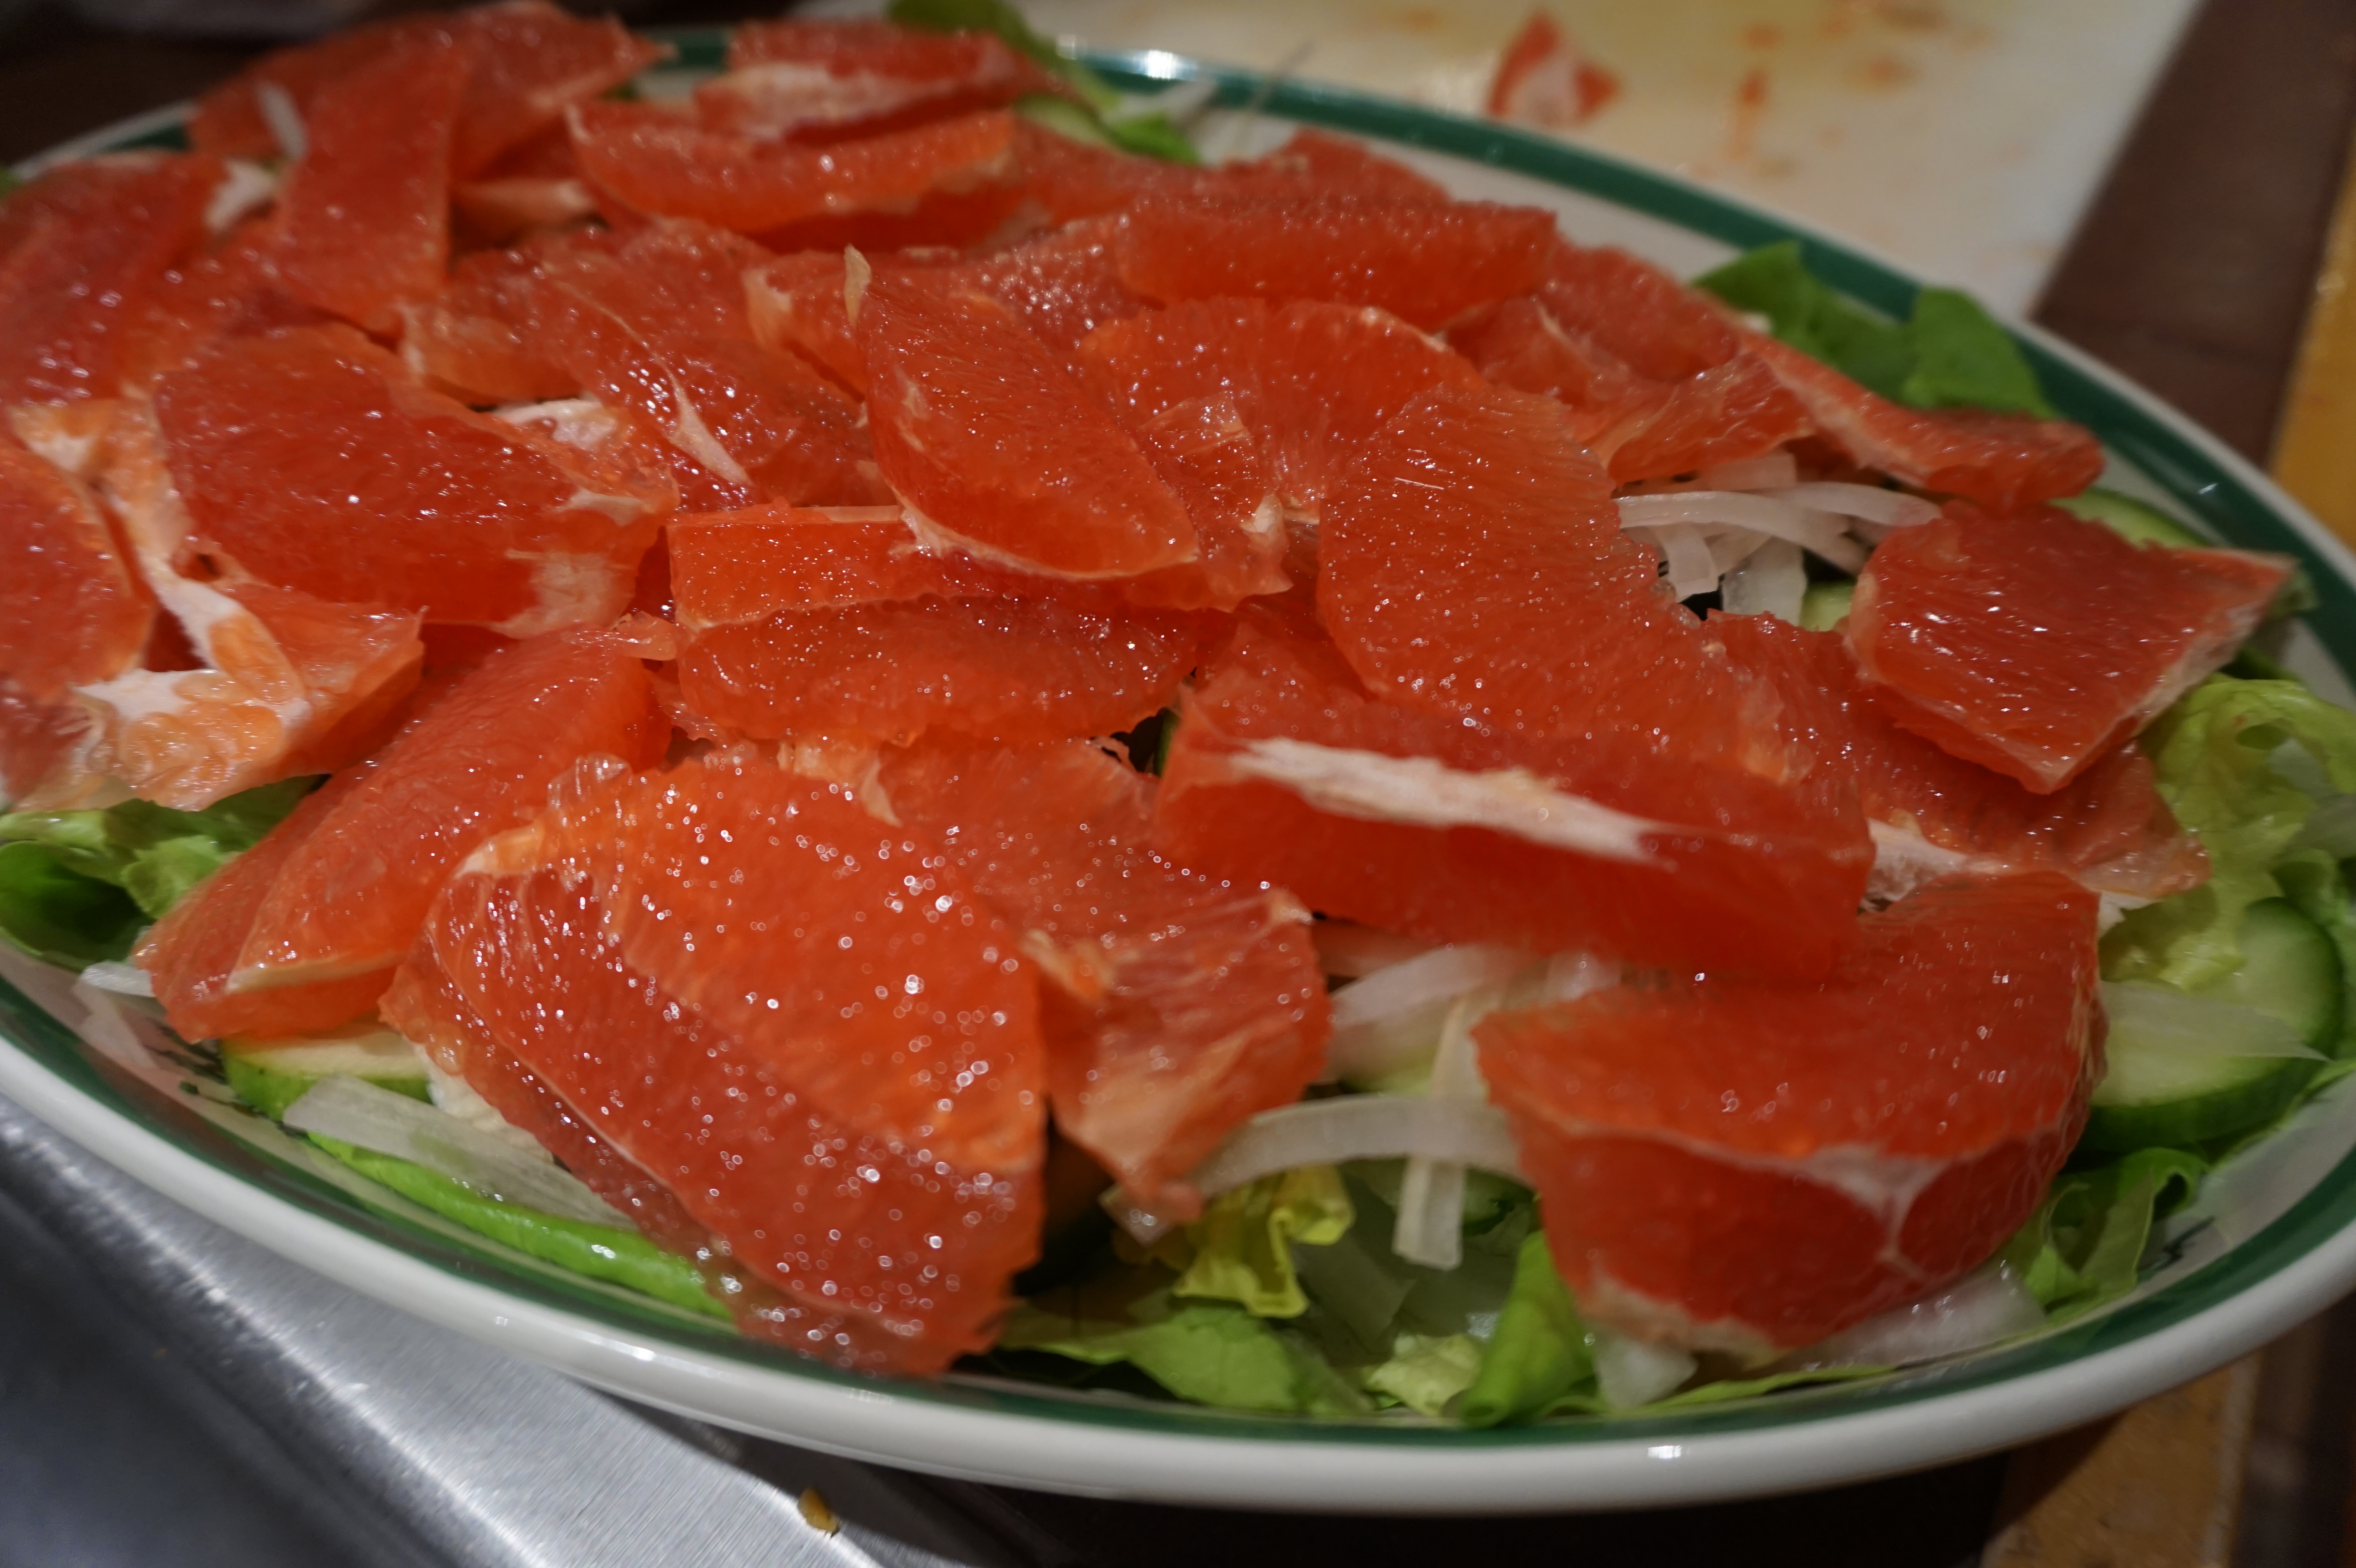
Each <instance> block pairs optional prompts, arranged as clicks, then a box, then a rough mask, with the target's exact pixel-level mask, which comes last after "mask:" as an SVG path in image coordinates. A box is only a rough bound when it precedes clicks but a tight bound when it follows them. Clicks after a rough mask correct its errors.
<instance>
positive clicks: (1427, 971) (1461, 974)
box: [1333, 942, 1534, 1034]
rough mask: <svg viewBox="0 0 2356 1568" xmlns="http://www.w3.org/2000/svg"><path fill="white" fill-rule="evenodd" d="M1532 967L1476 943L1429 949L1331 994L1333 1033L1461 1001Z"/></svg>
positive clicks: (1507, 951)
mask: <svg viewBox="0 0 2356 1568" xmlns="http://www.w3.org/2000/svg"><path fill="white" fill-rule="evenodd" d="M1532 962H1534V960H1533V959H1532V958H1531V957H1530V955H1528V954H1526V953H1522V952H1517V951H1516V950H1515V949H1513V948H1511V947H1493V946H1489V945H1487V944H1483V943H1477V942H1474V943H1465V944H1462V945H1459V946H1453V947H1435V948H1432V949H1431V950H1430V951H1429V952H1427V953H1425V954H1424V955H1421V956H1420V957H1416V958H1410V959H1408V960H1407V961H1406V962H1405V963H1402V964H1393V965H1389V966H1388V967H1387V968H1384V969H1382V970H1380V971H1378V972H1376V973H1375V974H1372V975H1369V976H1366V977H1365V979H1363V980H1358V981H1354V982H1353V983H1351V984H1350V985H1347V986H1344V987H1341V988H1340V989H1339V990H1337V991H1335V992H1334V993H1333V1030H1334V1032H1335V1033H1336V1034H1339V1033H1340V1032H1341V1031H1342V1030H1344V1029H1351V1028H1355V1027H1356V1026H1359V1025H1362V1024H1370V1023H1379V1022H1381V1021H1382V1020H1383V1019H1387V1018H1390V1017H1393V1016H1394V1015H1396V1014H1398V1013H1403V1012H1407V1011H1408V1010H1410V1009H1412V1008H1419V1007H1422V1006H1424V1005H1425V1004H1427V1003H1430V1002H1440V1001H1446V1000H1448V999H1449V998H1450V997H1459V996H1462V995H1463V994H1464V993H1465V992H1466V991H1469V990H1471V989H1472V987H1475V986H1490V985H1494V984H1496V983H1497V982H1498V981H1500V980H1503V979H1505V978H1506V977H1508V976H1512V975H1514V974H1515V973H1516V972H1517V971H1519V970H1521V969H1524V968H1526V967H1527V966H1528V965H1530V964H1531V963H1532Z"/></svg>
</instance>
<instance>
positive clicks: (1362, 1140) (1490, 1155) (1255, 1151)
mask: <svg viewBox="0 0 2356 1568" xmlns="http://www.w3.org/2000/svg"><path fill="white" fill-rule="evenodd" d="M1418 1156H1420V1157H1423V1158H1425V1159H1438V1160H1451V1161H1453V1162H1455V1163H1456V1164H1459V1165H1469V1166H1473V1167H1477V1168H1480V1169H1482V1170H1494V1171H1495V1172H1496V1173H1497V1174H1498V1175H1500V1176H1510V1177H1512V1178H1514V1179H1515V1180H1516V1181H1518V1180H1521V1179H1522V1172H1521V1152H1520V1151H1519V1150H1518V1149H1516V1148H1515V1147H1514V1136H1513V1134H1512V1133H1511V1132H1509V1131H1507V1130H1506V1126H1505V1113H1504V1112H1502V1111H1500V1110H1498V1109H1497V1108H1496V1107H1495V1106H1494V1105H1487V1104H1480V1103H1478V1102H1474V1101H1465V1100H1427V1099H1425V1098H1423V1097H1422V1096H1421V1095H1418V1094H1340V1095H1336V1096H1334V1097H1333V1099H1330V1100H1304V1101H1302V1102H1301V1103H1300V1104H1297V1105H1282V1106H1280V1107H1278V1108H1277V1109H1276V1110H1273V1111H1263V1112H1261V1113H1260V1114H1259V1115H1257V1116H1254V1117H1253V1118H1252V1119H1251V1120H1250V1121H1248V1122H1246V1123H1245V1124H1244V1125H1242V1126H1240V1127H1237V1129H1236V1130H1235V1132H1233V1133H1232V1134H1230V1135H1229V1136H1228V1138H1227V1141H1226V1143H1224V1144H1221V1145H1220V1146H1219V1148H1218V1152H1217V1153H1215V1154H1214V1155H1212V1156H1211V1157H1210V1158H1208V1159H1206V1160H1205V1161H1204V1162H1203V1163H1202V1164H1201V1165H1199V1166H1197V1167H1195V1168H1194V1175H1193V1176H1192V1177H1190V1178H1189V1179H1188V1180H1189V1183H1190V1185H1192V1186H1193V1187H1194V1189H1195V1190H1196V1191H1198V1192H1200V1193H1201V1194H1202V1195H1203V1196H1204V1197H1205V1198H1215V1197H1217V1196H1218V1195H1219V1194H1220V1193H1222V1192H1225V1191H1227V1190H1229V1189H1232V1188H1237V1187H1241V1186H1243V1185H1245V1184H1246V1183H1247V1182H1252V1181H1258V1179H1260V1178H1261V1177H1263V1176H1272V1175H1274V1174H1275V1173H1277V1172H1278V1171H1280V1170H1291V1169H1294V1168H1297V1167H1300V1166H1304V1165H1340V1164H1343V1163H1344V1162H1345V1161H1348V1160H1354V1159H1398V1158H1400V1157H1407V1158H1410V1159H1411V1158H1415V1157H1418Z"/></svg>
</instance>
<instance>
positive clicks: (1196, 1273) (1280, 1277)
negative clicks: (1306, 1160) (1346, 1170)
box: [1171, 1165, 1355, 1317]
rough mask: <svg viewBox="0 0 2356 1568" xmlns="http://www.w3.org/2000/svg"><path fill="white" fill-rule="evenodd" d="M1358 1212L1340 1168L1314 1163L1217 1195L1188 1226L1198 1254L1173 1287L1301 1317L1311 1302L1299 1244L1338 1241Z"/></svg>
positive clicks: (1262, 1312)
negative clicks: (1296, 1249) (1297, 1260)
mask: <svg viewBox="0 0 2356 1568" xmlns="http://www.w3.org/2000/svg"><path fill="white" fill-rule="evenodd" d="M1354 1218H1355V1215H1354V1214H1353V1212H1352V1211H1351V1208H1350V1195H1349V1194H1348V1193H1347V1192H1345V1191H1344V1190H1343V1188H1342V1176H1341V1173H1340V1172H1339V1171H1337V1170H1335V1169H1334V1168H1333V1167H1332V1166H1330V1165H1308V1166H1302V1167H1301V1168H1298V1169H1294V1170H1287V1171H1283V1172H1280V1173H1279V1174H1278V1175H1275V1176H1268V1177H1262V1178H1261V1179H1259V1180H1258V1181H1255V1182H1253V1183H1251V1184H1250V1185H1249V1186H1248V1187H1239V1188H1237V1189H1235V1190H1234V1191H1232V1192H1223V1193H1221V1194H1220V1195H1219V1196H1218V1197H1216V1198H1215V1199H1213V1200H1211V1202H1210V1205H1209V1207H1208V1208H1206V1209H1205V1211H1204V1212H1203V1217H1202V1218H1201V1219H1200V1220H1197V1221H1194V1223H1193V1224H1192V1225H1189V1226H1187V1227H1186V1240H1187V1243H1189V1245H1190V1246H1191V1247H1192V1249H1193V1253H1194V1255H1193V1256H1192V1257H1191V1258H1189V1259H1188V1260H1187V1261H1186V1264H1185V1267H1184V1270H1183V1273H1181V1274H1180V1275H1179V1276H1178V1283H1177V1284H1176V1285H1173V1286H1172V1287H1171V1288H1172V1291H1173V1294H1175V1295H1178V1296H1191V1297H1195V1298H1199V1299H1207V1300H1215V1301H1232V1302H1235V1303H1237V1305H1238V1306H1240V1307H1243V1308H1244V1309H1245V1310H1247V1311H1248V1312H1250V1313H1251V1314H1253V1315H1254V1316H1255V1317H1300V1316H1301V1314H1302V1313H1303V1312H1306V1311H1308V1310H1309V1297H1308V1296H1305V1295H1303V1294H1302V1292H1301V1280H1300V1276H1299V1275H1298V1274H1297V1273H1296V1272H1295V1270H1294V1268H1293V1262H1292V1248H1293V1246H1294V1244H1295V1243H1300V1244H1302V1245H1306V1246H1321V1247H1322V1246H1332V1245H1333V1243H1335V1242H1338V1241H1340V1240H1341V1239H1342V1238H1343V1237H1344V1235H1346V1234H1348V1233H1349V1230H1350V1224H1351V1221H1352V1220H1353V1219H1354Z"/></svg>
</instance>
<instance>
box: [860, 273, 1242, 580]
mask: <svg viewBox="0 0 2356 1568" xmlns="http://www.w3.org/2000/svg"><path fill="white" fill-rule="evenodd" d="M856 325H857V331H858V341H859V347H860V351H861V354H862V358H863V359H864V361H865V364H866V368H867V385H868V416H869V419H870V421H871V422H872V424H873V430H874V436H875V457H876V462H877V463H878V464H880V465H881V467H882V469H883V478H884V480H885V482H886V483H888V484H889V485H891V486H892V489H893V490H894V493H895V494H897V495H898V496H900V498H901V499H902V501H904V502H905V503H906V504H907V505H908V506H909V507H912V508H913V509H915V510H916V511H917V512H919V513H921V514H922V516H923V518H924V523H923V525H922V526H923V527H925V528H932V529H937V530H938V531H939V533H940V534H941V535H943V536H945V537H944V539H943V541H942V542H949V541H954V542H955V543H957V544H958V545H960V546H962V547H963V548H965V549H969V550H971V551H973V552H974V553H976V554H980V555H983V556H985V557H988V558H990V559H993V560H1004V561H1006V562H1009V563H1011V564H1020V565H1022V566H1023V567H1025V568H1027V569H1028V570H1032V571H1042V572H1047V573H1052V574H1054V575H1056V576H1063V577H1074V578H1107V577H1133V576H1136V575H1138V574H1140V573H1141V572H1146V571H1154V570H1156V569H1158V568H1161V567H1165V566H1176V565H1178V564H1180V563H1182V562H1184V561H1189V560H1194V558H1195V555H1196V553H1197V549H1196V544H1195V538H1194V526H1193V525H1192V524H1191V523H1190V522H1189V521H1188V520H1187V517H1186V510H1185V507H1184V506H1183V504H1182V503H1181V502H1180V500H1179V498H1178V497H1177V496H1175V495H1174V494H1173V493H1172V491H1171V489H1170V487H1169V485H1166V484H1164V483H1163V482H1162V479H1161V478H1160V477H1159V476H1158V475H1156V474H1155V473H1154V471H1153V468H1152V465H1151V464H1149V463H1148V462H1147V461H1146V458H1145V456H1144V454H1143V453H1141V452H1140V451H1139V450H1138V446H1137V443H1136V442H1135V441H1134V440H1133V439H1131V438H1130V435H1129V433H1128V432H1126V431H1124V430H1123V429H1122V428H1121V427H1120V424H1119V421H1117V420H1116V419H1115V418H1114V417H1113V414H1112V411H1110V410H1109V409H1108V408H1106V407H1105V405H1104V404H1103V402H1102V401H1100V400H1098V398H1096V397H1095V396H1094V395H1092V394H1091V393H1090V392H1088V391H1087V389H1085V388H1083V387H1082V386H1081V384H1080V383H1079V381H1078V380H1077V379H1075V378H1074V377H1073V375H1072V374H1071V373H1070V372H1069V371H1068V370H1066V368H1064V367H1063V366H1062V365H1061V364H1060V363H1058V361H1057V358H1056V356H1055V353H1054V352H1053V351H1052V350H1051V349H1049V348H1048V347H1047V346H1046V345H1045V344H1044V343H1042V342H1041V341H1040V340H1039V338H1038V337H1037V336H1035V335H1034V334H1033V333H1032V332H1031V331H1030V330H1029V329H1028V328H1026V327H1025V326H1024V325H1023V323H1022V321H1021V320H1020V319H1019V318H1018V317H1017V316H1016V315H1015V314H1014V313H1013V312H1012V310H1010V309H1009V308H1007V306H1006V305H1005V304H1002V303H1001V302H1000V301H999V300H997V299H995V298H993V297H992V296H991V295H989V294H987V293H982V292H981V291H980V289H978V288H975V287H974V286H973V285H972V284H970V283H966V282H964V281H963V280H961V279H958V278H957V277H955V276H954V275H951V274H946V273H938V274H937V273H935V272H930V271H924V272H901V273H893V274H886V275H884V276H881V277H877V278H875V279H873V281H872V282H870V283H869V284H868V285H867V287H866V289H865V290H864V292H863V293H862V295H861V304H860V306H859V313H858V321H857V324H856Z"/></svg>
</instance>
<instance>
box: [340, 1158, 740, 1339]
mask: <svg viewBox="0 0 2356 1568" xmlns="http://www.w3.org/2000/svg"><path fill="white" fill-rule="evenodd" d="M311 1141H312V1142H313V1143H315V1144H316V1145H318V1146H319V1147H321V1148H323V1149H325V1150H327V1152H328V1153H329V1154H331V1155H334V1156H335V1157H337V1159H339V1160H342V1161H343V1162H344V1163H345V1164H346V1165H348V1166H350V1167H351V1168H353V1169H354V1170H357V1171H359V1173H360V1174H361V1175H362V1176H365V1177H367V1178H369V1179H370V1180H371V1181H376V1182H380V1183H381V1184H382V1185H384V1186H386V1187H389V1188H391V1189H392V1190H393V1191H395V1192H398V1193H400V1194H401V1195H402V1197H403V1198H406V1199H408V1200H410V1201H411V1202H412V1203H415V1204H418V1205H419V1206H421V1207H423V1208H426V1209H430V1210H432V1211H434V1213H436V1214H439V1215H441V1216H442V1217H443V1218H444V1219H445V1220H452V1221H456V1222H457V1223H459V1224H461V1225H464V1226H466V1228H467V1229H468V1230H470V1231H475V1232H479V1233H481V1234H483V1235H486V1236H488V1237H490V1238H491V1239H492V1240H493V1241H495V1242H504V1243H507V1244H508V1245H509V1246H510V1247H513V1248H514V1249H515V1250H516V1251H518V1252H519V1253H524V1254H525V1255H527V1256H529V1257H535V1258H539V1259H541V1261H542V1262H544V1263H552V1264H556V1265H557V1266H558V1267H560V1268H566V1269H570V1270H572V1271H573V1273H574V1274H578V1275H587V1276H588V1277H589V1278H591V1279H603V1280H610V1281H612V1282H613V1283H614V1284H616V1285H627V1286H628V1287H629V1288H630V1289H632V1290H635V1291H637V1292H639V1293H640V1294H642V1295H646V1296H653V1297H654V1298H655V1299H656V1300H658V1301H668V1302H669V1303H670V1304H671V1305H672V1306H673V1307H685V1308H687V1309H688V1310H689V1311H691V1312H701V1313H704V1314H706V1315H708V1316H710V1317H718V1318H721V1319H723V1321H724V1320H725V1319H726V1318H727V1317H728V1308H727V1307H724V1306H723V1305H722V1304H721V1303H720V1302H719V1301H717V1300H716V1299H714V1298H713V1296H712V1293H711V1292H710V1291H708V1290H706V1289H705V1288H704V1286H703V1278H702V1276H701V1275H700V1274H698V1273H697V1272H696V1267H695V1264H694V1263H693V1261H692V1260H691V1259H688V1258H683V1257H681V1256H680V1255H679V1254H678V1253H669V1252H665V1251H664V1250H663V1249H662V1248H660V1247H658V1246H656V1245H655V1244H654V1243H652V1242H649V1241H648V1240H647V1239H646V1238H645V1237H644V1236H641V1235H639V1234H638V1233H637V1232H636V1231H625V1230H621V1229H619V1228H617V1227H615V1226H610V1225H584V1224H583V1223H581V1222H580V1221H577V1220H564V1219H559V1218H558V1217H557V1216H555V1215H553V1214H542V1213H541V1212H539V1211H536V1210H531V1209H525V1208H520V1207H519V1206H517V1205H516V1204H512V1203H502V1202H500V1201H499V1200H498V1199H496V1198H486V1197H484V1196H483V1195H482V1194H481V1193H479V1192H477V1191H475V1190H474V1189H472V1188H469V1187H466V1186H464V1185H462V1184H461V1183H459V1182H455V1181H453V1180H451V1179H449V1178H448V1177H446V1176H444V1175H442V1174H441V1173H440V1172H438V1171H432V1170H428V1169H426V1168H424V1167H423V1166H422V1165H415V1164H412V1163H411V1162H410V1161H408V1160H405V1159H399V1158H396V1157H393V1156H391V1155H388V1154H377V1153H374V1152H373V1151H371V1150H369V1149H364V1148H356V1147H353V1146H352V1145H350V1144H348V1143H341V1142H338V1141H337V1140H336V1139H334V1138H329V1137H321V1136H318V1135H316V1134H314V1135H312V1137H311Z"/></svg>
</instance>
